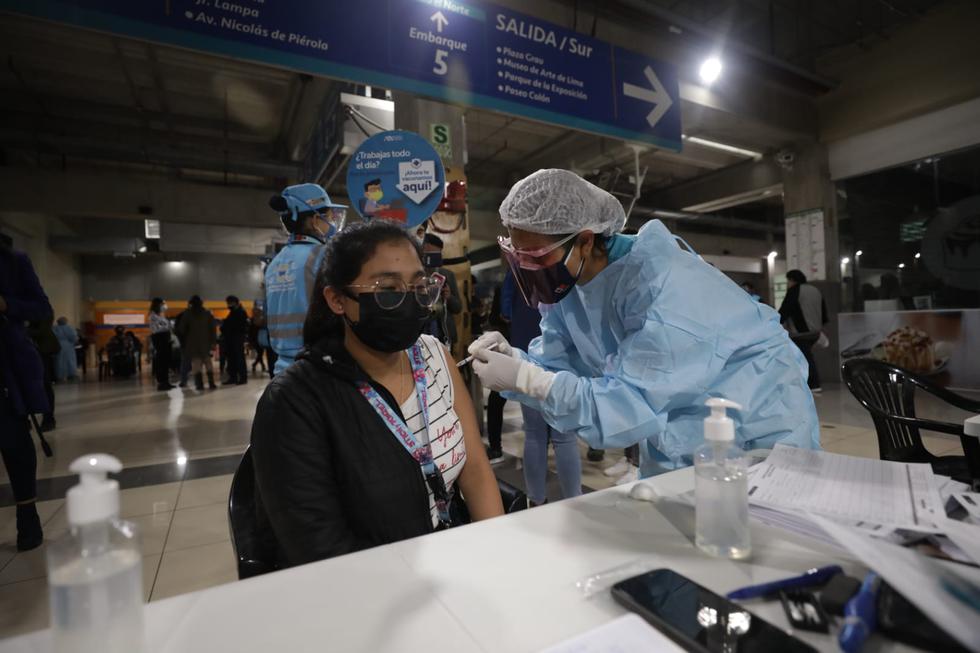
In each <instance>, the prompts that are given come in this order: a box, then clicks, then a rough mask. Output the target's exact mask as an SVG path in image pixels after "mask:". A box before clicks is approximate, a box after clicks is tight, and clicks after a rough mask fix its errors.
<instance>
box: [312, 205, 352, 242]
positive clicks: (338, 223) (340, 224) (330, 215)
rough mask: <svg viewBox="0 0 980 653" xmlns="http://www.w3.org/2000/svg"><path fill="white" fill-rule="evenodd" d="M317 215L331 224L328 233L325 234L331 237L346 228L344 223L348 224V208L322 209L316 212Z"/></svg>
mask: <svg viewBox="0 0 980 653" xmlns="http://www.w3.org/2000/svg"><path fill="white" fill-rule="evenodd" d="M316 217H318V218H319V219H320V220H322V221H324V222H326V223H327V224H328V225H329V228H328V229H327V233H326V234H324V236H326V237H327V238H329V237H330V236H333V235H334V234H336V233H339V232H341V231H343V230H344V225H346V224H347V209H344V208H339V207H329V208H326V209H320V210H318V211H317V212H316Z"/></svg>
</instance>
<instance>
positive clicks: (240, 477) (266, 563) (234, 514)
mask: <svg viewBox="0 0 980 653" xmlns="http://www.w3.org/2000/svg"><path fill="white" fill-rule="evenodd" d="M257 522H258V520H257V517H256V510H255V472H254V470H253V466H252V450H251V449H246V450H245V453H244V455H242V461H241V462H240V463H238V469H237V470H235V476H234V477H232V479H231V491H230V492H229V493H228V528H229V530H230V531H231V546H232V548H233V549H234V551H235V557H236V558H237V559H238V578H239V579H242V580H244V579H246V578H251V577H252V576H258V575H259V574H265V573H268V572H270V571H274V570H275V569H276V564H275V550H274V547H273V546H270V543H269V542H268V541H267V539H266V538H262V537H260V529H259V527H258V523H257Z"/></svg>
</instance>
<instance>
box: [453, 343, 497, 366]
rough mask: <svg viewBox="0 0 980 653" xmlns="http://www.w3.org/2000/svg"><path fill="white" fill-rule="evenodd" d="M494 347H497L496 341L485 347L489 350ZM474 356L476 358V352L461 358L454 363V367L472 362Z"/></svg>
mask: <svg viewBox="0 0 980 653" xmlns="http://www.w3.org/2000/svg"><path fill="white" fill-rule="evenodd" d="M496 348H497V343H493V344H492V345H490V346H489V347H487V349H489V350H491V351H492V350H494V349H496ZM474 358H476V354H473V355H472V356H467V357H466V358H464V359H463V360H461V361H459V362H458V363H456V367H462V366H464V365H466V364H468V363H472V362H473V359H474Z"/></svg>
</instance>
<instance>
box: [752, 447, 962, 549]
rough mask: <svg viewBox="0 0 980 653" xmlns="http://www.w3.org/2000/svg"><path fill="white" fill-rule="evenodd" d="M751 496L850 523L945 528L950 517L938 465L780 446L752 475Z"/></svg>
mask: <svg viewBox="0 0 980 653" xmlns="http://www.w3.org/2000/svg"><path fill="white" fill-rule="evenodd" d="M749 500H750V501H751V502H752V503H754V504H758V505H761V506H772V507H774V508H780V509H783V510H792V511H803V512H809V513H815V514H818V515H824V516H827V517H831V518H834V519H839V520H845V521H849V522H870V523H873V524H886V525H889V526H893V527H898V528H907V529H912V530H919V531H934V532H935V531H939V530H940V528H939V524H940V523H941V522H943V521H945V518H946V513H945V511H944V510H943V506H942V501H941V499H940V497H939V492H938V491H937V489H936V481H935V476H934V475H933V472H932V467H930V466H929V465H928V464H927V463H896V462H891V461H887V460H874V459H871V458H857V457H855V456H844V455H839V454H833V453H827V452H825V451H814V450H810V449H797V448H795V447H789V446H786V445H776V447H775V448H774V449H773V452H772V453H771V454H770V455H769V457H768V458H767V459H766V460H765V461H764V462H761V463H759V464H758V465H756V466H754V467H753V468H752V470H751V471H750V475H749Z"/></svg>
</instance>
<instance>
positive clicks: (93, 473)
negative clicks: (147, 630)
mask: <svg viewBox="0 0 980 653" xmlns="http://www.w3.org/2000/svg"><path fill="white" fill-rule="evenodd" d="M69 469H70V470H71V471H73V472H75V473H76V474H78V475H79V477H80V479H81V482H80V483H79V484H78V485H76V486H74V487H72V488H71V489H69V490H68V498H67V501H66V509H67V511H68V523H69V526H70V530H69V532H68V533H67V534H65V535H64V536H63V537H62V538H60V539H59V540H57V541H56V542H54V543H53V544H51V545H50V546H49V547H48V586H49V591H50V599H51V631H52V636H53V639H54V650H55V651H56V653H67V652H68V651H72V652H73V653H96V652H98V653H140V652H141V651H143V650H144V646H143V572H142V554H141V549H140V539H139V534H138V533H137V530H136V526H135V525H134V524H131V523H130V522H127V521H122V520H120V519H119V483H117V482H116V481H114V480H112V479H109V478H107V477H106V474H107V473H108V472H118V471H119V470H121V469H122V464H121V463H120V462H119V460H117V459H116V458H114V457H112V456H109V455H105V454H92V455H88V456H82V457H81V458H79V459H77V460H76V461H75V462H73V463H72V464H71V466H70V467H69Z"/></svg>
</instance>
